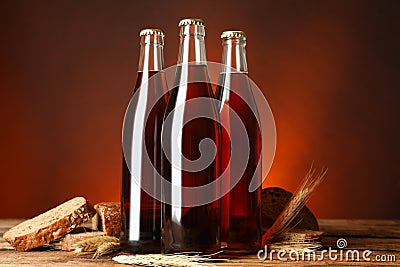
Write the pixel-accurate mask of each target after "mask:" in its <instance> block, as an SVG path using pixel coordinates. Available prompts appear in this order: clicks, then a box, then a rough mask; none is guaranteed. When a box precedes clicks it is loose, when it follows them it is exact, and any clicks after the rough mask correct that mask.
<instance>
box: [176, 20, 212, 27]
mask: <svg viewBox="0 0 400 267" xmlns="http://www.w3.org/2000/svg"><path fill="white" fill-rule="evenodd" d="M185 25H202V26H206V23H205V22H204V20H202V19H181V21H179V24H178V26H179V27H180V26H185Z"/></svg>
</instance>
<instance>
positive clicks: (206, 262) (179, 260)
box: [113, 253, 226, 267]
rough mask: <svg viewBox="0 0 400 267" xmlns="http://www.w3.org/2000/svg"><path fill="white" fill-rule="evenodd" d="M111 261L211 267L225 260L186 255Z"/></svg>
mask: <svg viewBox="0 0 400 267" xmlns="http://www.w3.org/2000/svg"><path fill="white" fill-rule="evenodd" d="M113 260H114V261H116V262H119V263H123V264H131V265H139V266H157V267H196V266H207V267H213V266H215V265H214V264H212V263H211V262H214V261H226V259H214V258H212V257H211V255H190V254H186V253H177V254H169V255H163V254H144V255H139V254H138V255H135V256H133V255H119V256H116V257H114V258H113Z"/></svg>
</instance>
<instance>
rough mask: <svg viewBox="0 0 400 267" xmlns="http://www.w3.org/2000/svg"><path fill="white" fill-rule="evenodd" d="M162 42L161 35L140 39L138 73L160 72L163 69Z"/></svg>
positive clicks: (146, 36)
mask: <svg viewBox="0 0 400 267" xmlns="http://www.w3.org/2000/svg"><path fill="white" fill-rule="evenodd" d="M163 46H164V40H163V37H162V36H161V35H157V34H153V35H144V36H141V37H140V57H139V66H138V71H141V72H147V71H161V70H163V69H164V55H163Z"/></svg>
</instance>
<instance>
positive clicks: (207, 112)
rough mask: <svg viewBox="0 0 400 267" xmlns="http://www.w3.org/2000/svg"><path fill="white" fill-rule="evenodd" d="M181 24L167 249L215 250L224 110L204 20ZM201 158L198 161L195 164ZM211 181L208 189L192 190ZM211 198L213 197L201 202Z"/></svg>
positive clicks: (166, 136) (170, 130)
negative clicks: (218, 99) (217, 94)
mask: <svg viewBox="0 0 400 267" xmlns="http://www.w3.org/2000/svg"><path fill="white" fill-rule="evenodd" d="M179 26H180V48H179V58H178V66H177V70H176V76H175V87H174V88H173V89H172V90H171V94H170V97H169V102H168V106H167V110H166V113H165V116H164V125H163V144H164V142H166V143H167V145H168V143H169V144H170V145H169V147H164V145H163V149H164V154H163V155H164V156H163V165H162V174H163V177H164V178H165V179H166V180H167V181H169V182H170V183H171V184H170V185H169V186H166V187H163V190H164V191H163V194H162V195H163V204H162V217H163V229H162V252H163V253H175V252H193V251H196V252H205V253H212V252H216V251H218V250H219V249H220V238H219V236H220V201H219V200H217V199H218V193H219V191H218V190H219V187H218V185H217V183H215V181H216V179H217V178H218V176H219V174H220V155H219V153H220V148H221V143H220V142H221V131H220V125H219V115H218V111H217V107H216V103H215V101H216V100H215V98H214V94H213V91H212V88H211V84H210V81H209V75H208V69H207V64H206V55H205V44H204V35H205V31H204V21H202V20H199V19H184V20H181V21H180V23H179ZM199 99H200V100H199ZM191 118H193V119H192V120H190V119H191ZM186 120H188V121H186ZM203 142H204V143H203ZM205 143H207V144H205ZM208 145H209V146H208ZM209 156H215V157H214V158H212V157H211V160H209ZM196 161H198V162H197V163H199V165H198V166H195V165H196V164H192V163H195V162H196ZM200 165H202V166H200ZM197 167H199V168H197ZM213 182H214V184H213ZM207 184H209V185H211V186H210V187H209V188H208V189H207V190H206V191H205V192H204V191H201V190H197V189H195V190H193V191H190V189H193V188H195V187H199V186H203V185H207ZM182 187H187V188H189V190H185V189H182ZM205 198H209V200H210V201H209V202H208V203H201V204H200V205H197V204H198V203H200V202H201V200H202V199H205ZM196 203H197V204H196Z"/></svg>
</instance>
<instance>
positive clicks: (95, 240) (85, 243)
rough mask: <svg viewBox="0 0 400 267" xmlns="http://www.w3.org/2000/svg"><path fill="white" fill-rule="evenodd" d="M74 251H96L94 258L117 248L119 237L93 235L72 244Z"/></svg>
mask: <svg viewBox="0 0 400 267" xmlns="http://www.w3.org/2000/svg"><path fill="white" fill-rule="evenodd" d="M73 246H74V247H75V251H74V253H81V252H91V251H96V253H95V256H94V258H98V257H100V256H103V255H106V254H108V253H111V252H114V251H116V250H117V249H118V248H119V239H118V238H116V237H113V236H95V237H92V238H88V239H85V240H82V241H79V242H77V243H75V244H74V245H73Z"/></svg>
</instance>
